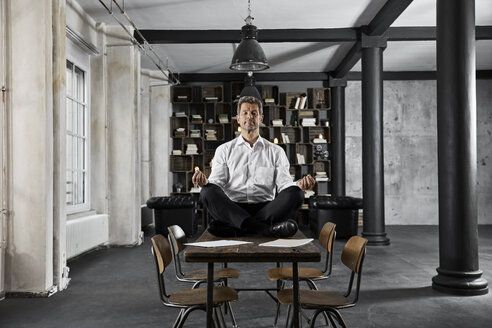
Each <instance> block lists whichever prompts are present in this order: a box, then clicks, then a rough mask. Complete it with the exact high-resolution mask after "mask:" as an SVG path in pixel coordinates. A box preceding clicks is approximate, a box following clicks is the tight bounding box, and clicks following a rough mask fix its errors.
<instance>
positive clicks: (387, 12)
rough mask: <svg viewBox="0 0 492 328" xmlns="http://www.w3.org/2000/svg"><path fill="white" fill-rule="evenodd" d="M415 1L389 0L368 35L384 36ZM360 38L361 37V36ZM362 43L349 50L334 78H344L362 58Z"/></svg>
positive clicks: (375, 18) (377, 15)
mask: <svg viewBox="0 0 492 328" xmlns="http://www.w3.org/2000/svg"><path fill="white" fill-rule="evenodd" d="M412 1H413V0H388V1H387V2H386V3H385V4H384V6H383V8H381V10H379V12H378V13H377V14H376V16H374V18H373V19H372V21H371V22H370V23H369V25H368V26H367V31H364V32H365V33H366V34H367V35H370V36H376V35H382V34H384V33H385V32H386V30H387V29H388V28H389V27H390V26H391V24H393V22H394V21H395V20H396V19H397V18H398V16H400V15H401V13H402V12H403V11H404V10H405V9H406V8H407V7H408V5H410V4H411V3H412ZM359 38H360V35H359ZM360 50H361V42H360V40H359V41H357V43H356V44H355V45H354V46H353V47H352V48H351V49H350V50H349V52H348V53H347V55H346V56H345V58H344V59H343V60H342V61H341V62H340V64H339V65H338V67H337V68H336V69H335V71H334V72H333V74H332V76H333V77H334V78H343V77H344V76H345V75H346V74H347V73H348V72H349V71H350V70H351V69H352V67H354V65H355V64H356V63H357V62H358V61H359V59H360V57H361V51H360Z"/></svg>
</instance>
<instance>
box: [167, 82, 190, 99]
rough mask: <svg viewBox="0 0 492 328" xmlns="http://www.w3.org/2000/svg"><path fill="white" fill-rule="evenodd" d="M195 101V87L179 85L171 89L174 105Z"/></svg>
mask: <svg viewBox="0 0 492 328" xmlns="http://www.w3.org/2000/svg"><path fill="white" fill-rule="evenodd" d="M192 100H193V87H192V86H188V85H179V86H173V87H171V102H172V103H190V102H192Z"/></svg>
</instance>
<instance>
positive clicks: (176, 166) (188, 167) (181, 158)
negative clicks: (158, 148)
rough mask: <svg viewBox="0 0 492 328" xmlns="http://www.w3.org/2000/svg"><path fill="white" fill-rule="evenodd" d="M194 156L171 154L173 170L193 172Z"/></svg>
mask: <svg viewBox="0 0 492 328" xmlns="http://www.w3.org/2000/svg"><path fill="white" fill-rule="evenodd" d="M192 171H193V156H189V155H171V172H192Z"/></svg>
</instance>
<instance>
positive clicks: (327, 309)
mask: <svg viewBox="0 0 492 328" xmlns="http://www.w3.org/2000/svg"><path fill="white" fill-rule="evenodd" d="M352 243H355V244H356V247H357V248H358V252H356V253H354V252H352V253H350V251H349V250H348V248H349V246H352V245H351V244H352ZM366 244H367V240H366V239H365V238H362V237H359V236H352V237H351V238H350V239H349V240H348V241H347V243H346V245H345V247H344V250H343V252H342V263H343V264H344V265H345V266H347V267H348V268H349V269H351V273H350V279H349V282H348V287H347V290H346V292H345V293H344V294H340V295H342V296H343V297H345V298H349V297H350V295H351V294H352V290H353V284H354V279H355V275H357V282H356V287H355V295H354V298H353V299H352V300H351V301H350V302H349V303H347V304H343V305H333V306H327V305H317V304H306V303H303V299H302V294H303V291H302V290H301V291H300V301H301V307H302V308H303V309H308V310H315V312H314V314H313V315H312V317H311V319H310V320H309V321H310V327H311V328H314V324H315V322H316V318H317V317H318V315H319V314H321V313H323V314H326V315H327V318H328V319H329V321H330V323H331V325H332V326H333V327H336V324H335V321H334V320H333V319H335V320H336V321H337V322H338V323H339V324H340V325H341V326H342V327H344V328H347V324H346V323H345V321H344V320H343V318H342V315H341V314H340V312H339V311H338V310H340V309H346V308H351V307H354V306H355V305H356V304H357V302H358V300H359V292H360V285H361V279H362V266H363V263H364V258H365V254H366ZM347 253H349V254H347ZM355 257H356V258H355ZM354 260H355V262H354ZM310 292H312V293H316V292H317V291H316V290H314V291H310ZM322 292H323V291H319V293H322ZM319 297H321V295H320V296H319ZM290 306H291V304H289V310H288V314H287V321H286V327H288V323H289V313H290Z"/></svg>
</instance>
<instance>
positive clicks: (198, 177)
mask: <svg viewBox="0 0 492 328" xmlns="http://www.w3.org/2000/svg"><path fill="white" fill-rule="evenodd" d="M191 182H193V184H196V185H198V186H200V187H203V186H204V185H206V184H207V183H208V179H207V177H206V176H205V174H204V173H203V172H202V171H200V170H196V171H195V174H193V177H192V178H191Z"/></svg>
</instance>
